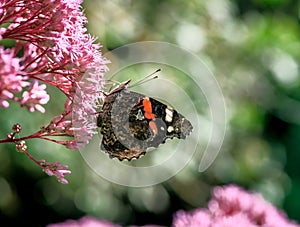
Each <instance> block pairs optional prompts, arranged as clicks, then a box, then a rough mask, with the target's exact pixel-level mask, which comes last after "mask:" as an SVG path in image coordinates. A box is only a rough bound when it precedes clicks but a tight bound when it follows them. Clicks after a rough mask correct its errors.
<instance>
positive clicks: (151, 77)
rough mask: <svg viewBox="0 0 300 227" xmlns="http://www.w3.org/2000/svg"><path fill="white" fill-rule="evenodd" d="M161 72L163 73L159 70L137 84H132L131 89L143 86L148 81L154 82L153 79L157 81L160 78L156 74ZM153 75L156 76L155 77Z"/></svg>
mask: <svg viewBox="0 0 300 227" xmlns="http://www.w3.org/2000/svg"><path fill="white" fill-rule="evenodd" d="M160 71H161V69H157V70H156V71H155V72H153V73H151V74H149V75H148V76H146V77H144V78H143V79H141V80H139V81H137V82H135V83H134V84H132V85H131V86H130V87H134V86H138V85H141V84H143V83H146V82H148V81H151V80H153V79H157V78H158V76H157V75H154V74H156V73H158V72H160ZM153 75H154V76H153Z"/></svg>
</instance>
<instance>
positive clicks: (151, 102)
mask: <svg viewBox="0 0 300 227" xmlns="http://www.w3.org/2000/svg"><path fill="white" fill-rule="evenodd" d="M129 84H130V80H127V81H124V82H122V83H120V84H119V85H118V86H117V87H115V88H114V89H112V90H111V91H110V92H109V93H107V94H104V96H105V97H104V102H103V105H102V110H101V111H100V113H99V115H98V117H97V126H98V127H99V128H100V130H99V131H100V133H101V134H102V142H101V145H100V148H101V150H104V151H105V152H106V153H108V154H109V156H110V158H115V157H116V158H118V159H119V160H120V161H122V160H124V159H127V160H129V161H130V160H131V159H133V158H136V159H138V158H139V157H141V156H142V155H144V154H145V153H146V150H147V149H148V148H150V147H154V148H156V147H158V146H159V145H160V144H163V143H165V141H166V140H167V139H173V138H174V137H176V138H179V139H185V138H186V137H187V136H188V135H189V134H190V133H191V132H192V129H193V126H192V124H191V122H190V121H188V120H187V119H186V118H185V117H184V116H183V115H181V114H180V113H178V112H177V111H176V110H175V109H173V108H172V107H171V106H169V105H166V104H163V103H162V102H160V101H158V100H156V99H154V98H151V97H148V96H145V95H143V94H140V93H137V92H133V91H131V90H130V89H129Z"/></svg>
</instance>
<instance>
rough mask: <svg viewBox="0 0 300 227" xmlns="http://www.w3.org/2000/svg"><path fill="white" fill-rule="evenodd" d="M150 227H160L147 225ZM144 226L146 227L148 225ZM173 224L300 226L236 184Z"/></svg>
mask: <svg viewBox="0 0 300 227" xmlns="http://www.w3.org/2000/svg"><path fill="white" fill-rule="evenodd" d="M71 226H78V227H81V226H82V227H83V226H84V227H86V226H88V227H121V226H120V225H115V224H112V223H109V222H107V221H103V220H98V219H95V218H92V217H83V218H81V219H80V220H78V221H74V220H68V221H66V222H63V223H57V224H50V225H48V227H71ZM146 226H147V227H151V226H152V227H160V226H158V225H146ZM146 226H144V227H146ZM172 226H173V227H235V226H241V227H259V226H264V227H299V226H300V225H298V224H296V223H295V222H292V221H289V220H288V219H287V217H286V216H285V214H284V213H283V212H281V211H279V210H278V209H277V208H276V207H274V206H273V205H272V204H271V203H269V202H267V201H265V200H264V199H263V198H262V197H261V196H260V195H259V194H257V193H249V192H247V191H245V190H243V189H242V188H240V187H238V186H235V185H228V186H224V187H216V188H215V189H214V190H213V198H212V199H211V200H210V202H209V205H208V209H205V208H200V209H197V210H194V211H191V212H185V211H178V212H177V213H176V214H175V215H174V219H173V224H172Z"/></svg>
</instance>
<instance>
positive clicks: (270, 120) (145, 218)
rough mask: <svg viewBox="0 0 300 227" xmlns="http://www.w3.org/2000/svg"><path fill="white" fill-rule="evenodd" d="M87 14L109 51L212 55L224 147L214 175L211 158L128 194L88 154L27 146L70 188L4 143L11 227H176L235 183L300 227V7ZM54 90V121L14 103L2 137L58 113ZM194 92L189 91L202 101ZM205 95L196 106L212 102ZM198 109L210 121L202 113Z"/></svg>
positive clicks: (159, 6)
mask: <svg viewBox="0 0 300 227" xmlns="http://www.w3.org/2000/svg"><path fill="white" fill-rule="evenodd" d="M83 8H84V9H85V14H86V16H87V18H88V20H89V23H88V31H89V32H90V33H92V34H93V35H94V36H97V37H99V39H98V41H99V42H100V43H101V44H102V45H103V48H102V51H103V52H104V53H105V52H107V51H109V50H113V49H114V48H117V47H120V46H122V45H125V44H128V43H132V42H138V41H148V40H150V41H165V42H170V43H174V44H177V45H179V46H180V47H182V48H185V49H187V50H189V51H191V52H192V53H194V54H196V55H198V56H199V57H201V59H202V60H204V61H205V63H206V64H207V65H208V66H209V67H210V69H211V70H212V72H213V73H214V75H215V76H216V78H217V80H218V82H219V84H220V86H221V88H222V91H223V93H224V97H225V99H226V104H227V117H228V124H227V131H226V138H225V141H224V145H223V147H222V150H221V152H220V154H219V155H218V157H217V159H216V161H215V162H214V163H213V165H212V166H211V167H210V168H209V169H208V170H207V171H206V172H204V173H199V172H198V171H197V164H198V162H199V159H200V157H195V159H194V160H193V162H192V163H191V164H189V165H188V166H186V167H185V168H184V169H183V170H182V171H181V172H179V173H178V174H177V175H176V176H174V177H173V178H171V179H169V180H168V181H166V182H164V183H162V184H159V185H156V186H152V187H147V188H128V187H124V186H119V185H116V184H113V183H110V182H108V181H106V180H104V179H102V178H99V176H97V175H96V174H95V173H94V172H93V171H92V170H91V169H90V168H89V167H88V166H87V164H86V163H85V162H84V160H83V158H82V156H81V155H80V153H79V152H78V151H71V150H67V149H65V148H64V147H61V146H58V145H55V144H51V143H49V142H44V141H38V140H32V141H28V147H29V151H30V152H31V154H32V155H34V156H35V157H36V158H37V159H46V160H47V161H60V162H61V163H63V164H67V165H69V167H70V169H71V170H72V174H71V176H69V177H67V179H68V180H69V182H70V183H69V184H68V185H62V184H60V183H58V182H57V181H56V180H55V179H54V178H53V177H48V176H47V175H45V174H44V173H43V172H41V170H40V169H39V167H37V166H36V165H34V164H33V163H32V162H31V161H30V160H28V158H26V157H25V155H22V154H20V153H17V152H16V151H15V149H14V146H13V145H11V144H2V145H1V146H0V193H1V196H0V223H4V222H6V223H11V224H28V225H30V226H44V225H46V224H48V223H54V222H59V221H63V220H65V219H69V218H72V219H77V218H79V217H81V216H84V215H92V216H95V217H98V218H103V219H107V220H110V221H113V222H115V223H120V224H122V225H131V224H136V225H143V224H149V223H151V224H161V225H170V223H171V221H172V214H173V213H174V212H175V211H177V210H179V209H185V210H191V209H194V208H196V207H205V206H206V205H207V200H208V199H209V198H210V190H211V188H212V187H214V186H216V185H223V184H229V183H234V184H238V185H240V186H243V187H245V188H247V189H250V190H255V191H258V192H260V193H262V194H263V195H264V197H265V198H266V199H267V200H269V201H271V202H272V203H273V204H275V205H276V206H277V207H279V208H280V209H282V210H284V211H285V212H286V213H287V215H288V217H289V218H290V219H294V220H297V221H298V222H300V171H299V170H300V165H299V162H300V83H299V82H300V80H299V78H300V77H299V59H300V42H299V41H300V37H299V13H300V11H299V9H300V8H299V2H298V1H293V0H252V1H242V0H231V1H229V0H206V1H200V0H191V1H179V0H165V1H160V0H152V1H130V0H124V1H116V0H107V1H100V0H85V1H84V3H83ZM153 69H154V70H155V69H156V68H153ZM127 74H128V75H123V76H122V77H121V78H120V80H126V79H129V78H134V79H135V78H136V77H134V76H135V75H139V76H140V77H141V78H142V77H144V76H145V74H142V73H139V72H136V71H134V70H132V73H130V72H128V73H127ZM178 75H179V73H178ZM174 77H175V78H177V74H176V72H175V74H174ZM178 78H179V81H180V77H178ZM118 79H119V78H118ZM181 80H182V81H183V80H184V79H181ZM48 91H49V94H50V95H51V97H52V99H51V100H50V102H49V103H48V104H47V106H46V110H47V112H46V114H40V113H33V114H32V113H28V112H27V111H26V110H25V109H20V108H19V107H18V106H17V105H15V104H12V105H11V107H10V108H9V109H1V112H0V114H1V115H0V116H1V118H0V125H1V131H0V136H1V138H4V137H5V136H6V134H7V133H9V132H10V128H11V126H12V125H13V124H14V123H16V122H18V123H20V124H21V125H22V126H23V128H24V130H23V135H27V134H29V133H32V132H34V131H35V130H37V129H38V128H39V127H40V126H41V125H46V124H47V123H48V122H49V121H50V120H51V117H53V116H55V115H57V114H59V113H60V112H61V111H62V109H63V104H64V96H63V95H62V94H60V93H59V92H58V91H57V90H56V89H55V88H50V87H48ZM193 92H196V91H193V90H190V91H189V95H190V97H191V99H193ZM53 97H55V98H53ZM196 98H197V97H196ZM196 98H195V100H194V102H195V104H199V105H201V101H199V100H197V99H196ZM197 110H198V111H199V116H203V114H204V113H203V112H204V111H202V108H201V106H199V109H197ZM200 127H201V125H200ZM205 133H206V132H205V127H204V129H203V134H204V135H205ZM29 207H30V209H29ZM37 213H38V214H39V215H38V216H39V220H37Z"/></svg>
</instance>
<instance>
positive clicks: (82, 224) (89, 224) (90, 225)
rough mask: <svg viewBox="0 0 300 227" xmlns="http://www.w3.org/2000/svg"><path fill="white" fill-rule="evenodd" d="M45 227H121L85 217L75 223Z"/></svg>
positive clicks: (66, 222)
mask: <svg viewBox="0 0 300 227" xmlns="http://www.w3.org/2000/svg"><path fill="white" fill-rule="evenodd" d="M47 227H121V226H120V225H115V224H112V223H110V222H108V221H105V220H100V219H96V218H93V217H88V216H86V217H83V218H81V219H79V220H77V221H76V220H67V221H65V222H62V223H56V224H50V225H47Z"/></svg>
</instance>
